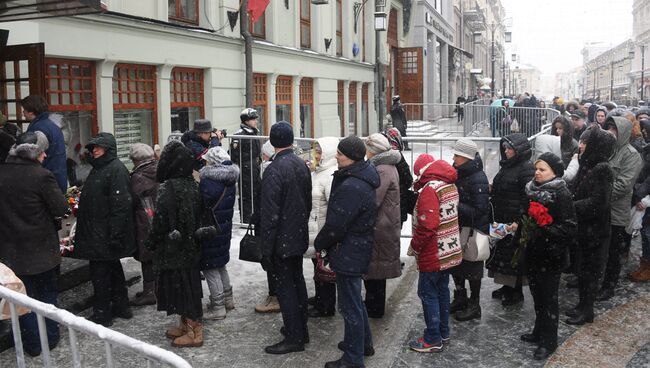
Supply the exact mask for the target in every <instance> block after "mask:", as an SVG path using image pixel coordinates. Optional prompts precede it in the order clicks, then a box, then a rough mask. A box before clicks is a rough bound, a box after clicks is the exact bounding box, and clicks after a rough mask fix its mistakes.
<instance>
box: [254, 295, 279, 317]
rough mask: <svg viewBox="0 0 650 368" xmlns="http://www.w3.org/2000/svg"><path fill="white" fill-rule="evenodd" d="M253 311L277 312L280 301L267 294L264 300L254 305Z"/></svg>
mask: <svg viewBox="0 0 650 368" xmlns="http://www.w3.org/2000/svg"><path fill="white" fill-rule="evenodd" d="M255 312H257V313H279V312H280V303H279V302H278V298H277V297H276V296H271V295H269V296H267V297H266V300H265V301H264V302H263V303H261V304H258V305H256V306H255Z"/></svg>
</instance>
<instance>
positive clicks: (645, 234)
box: [641, 225, 650, 261]
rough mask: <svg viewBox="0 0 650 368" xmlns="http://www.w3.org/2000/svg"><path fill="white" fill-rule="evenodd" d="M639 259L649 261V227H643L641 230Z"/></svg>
mask: <svg viewBox="0 0 650 368" xmlns="http://www.w3.org/2000/svg"><path fill="white" fill-rule="evenodd" d="M641 257H643V259H645V260H646V261H650V225H643V228H642V229H641Z"/></svg>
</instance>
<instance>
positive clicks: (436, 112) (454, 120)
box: [402, 103, 464, 134]
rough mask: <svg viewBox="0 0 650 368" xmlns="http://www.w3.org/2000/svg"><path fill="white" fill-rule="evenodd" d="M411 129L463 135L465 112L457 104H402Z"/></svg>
mask: <svg viewBox="0 0 650 368" xmlns="http://www.w3.org/2000/svg"><path fill="white" fill-rule="evenodd" d="M402 107H403V108H404V112H405V113H406V119H407V120H408V125H409V129H410V130H411V129H413V127H414V126H415V129H424V130H425V131H431V130H435V131H437V132H444V133H451V134H453V133H456V134H463V133H464V130H463V112H464V108H461V109H460V110H459V109H458V108H457V106H456V105H455V104H443V103H405V104H402Z"/></svg>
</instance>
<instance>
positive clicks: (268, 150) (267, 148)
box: [262, 141, 275, 157]
mask: <svg viewBox="0 0 650 368" xmlns="http://www.w3.org/2000/svg"><path fill="white" fill-rule="evenodd" d="M262 153H263V154H265V155H266V156H267V157H272V156H273V155H275V148H273V145H272V144H271V141H266V143H264V144H263V145H262Z"/></svg>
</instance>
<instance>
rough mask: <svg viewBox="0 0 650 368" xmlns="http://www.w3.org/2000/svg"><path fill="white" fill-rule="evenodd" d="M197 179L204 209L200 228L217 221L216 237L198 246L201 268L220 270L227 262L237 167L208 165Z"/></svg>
mask: <svg viewBox="0 0 650 368" xmlns="http://www.w3.org/2000/svg"><path fill="white" fill-rule="evenodd" d="M199 177H200V178H201V181H200V182H199V191H200V192H201V197H202V198H203V206H204V209H205V214H204V219H203V221H202V222H203V225H204V226H207V225H209V224H214V223H215V220H216V226H215V227H216V228H217V233H218V234H217V236H216V237H214V238H212V239H208V240H203V241H202V242H201V263H200V267H201V269H202V270H209V269H213V268H217V267H223V266H225V265H226V264H227V263H228V262H229V261H230V239H231V238H232V216H233V213H234V207H235V194H236V186H235V184H236V183H237V179H238V178H239V167H238V166H237V165H235V164H233V163H232V162H231V161H224V162H223V163H222V164H221V165H207V166H205V167H204V168H202V169H201V172H200V176H199ZM217 202H218V204H217ZM215 206H216V207H215Z"/></svg>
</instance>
